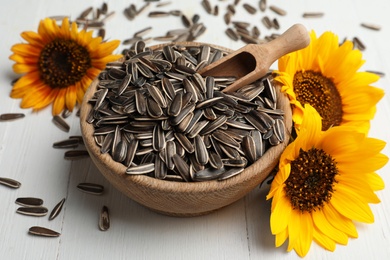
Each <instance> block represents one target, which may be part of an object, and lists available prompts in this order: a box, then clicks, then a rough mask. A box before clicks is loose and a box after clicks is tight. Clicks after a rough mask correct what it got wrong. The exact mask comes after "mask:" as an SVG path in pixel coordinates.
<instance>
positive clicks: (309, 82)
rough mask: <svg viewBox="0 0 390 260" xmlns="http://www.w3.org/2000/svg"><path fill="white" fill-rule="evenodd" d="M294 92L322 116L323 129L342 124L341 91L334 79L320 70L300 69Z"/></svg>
mask: <svg viewBox="0 0 390 260" xmlns="http://www.w3.org/2000/svg"><path fill="white" fill-rule="evenodd" d="M293 85H294V92H295V93H296V95H297V100H298V101H299V102H300V103H301V104H302V105H304V104H310V105H311V106H312V107H314V108H315V109H316V110H317V112H318V113H319V114H320V115H321V117H322V130H324V131H325V130H327V129H329V127H331V126H337V125H340V124H341V120H342V116H343V111H342V103H341V97H340V94H339V92H338V91H337V88H336V86H335V85H334V83H333V81H332V80H331V79H329V78H327V77H324V76H323V75H322V74H321V73H319V72H314V71H311V70H308V71H305V72H302V71H299V72H297V73H295V75H294V81H293Z"/></svg>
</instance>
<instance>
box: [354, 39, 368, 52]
mask: <svg viewBox="0 0 390 260" xmlns="http://www.w3.org/2000/svg"><path fill="white" fill-rule="evenodd" d="M352 42H353V44H354V46H355V47H356V48H357V49H358V50H361V51H364V50H365V49H366V46H365V45H364V43H363V42H362V41H361V40H360V39H359V38H358V37H353V39H352Z"/></svg>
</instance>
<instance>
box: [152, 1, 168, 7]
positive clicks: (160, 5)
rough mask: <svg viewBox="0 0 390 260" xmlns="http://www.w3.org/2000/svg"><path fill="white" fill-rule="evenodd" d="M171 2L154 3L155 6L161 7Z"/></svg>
mask: <svg viewBox="0 0 390 260" xmlns="http://www.w3.org/2000/svg"><path fill="white" fill-rule="evenodd" d="M170 4H172V2H171V1H166V2H161V3H158V4H157V5H156V7H163V6H167V5H170Z"/></svg>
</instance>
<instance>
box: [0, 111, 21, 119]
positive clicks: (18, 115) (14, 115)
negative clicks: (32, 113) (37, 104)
mask: <svg viewBox="0 0 390 260" xmlns="http://www.w3.org/2000/svg"><path fill="white" fill-rule="evenodd" d="M23 117H25V115H24V114H23V113H6V114H1V115H0V121H11V120H15V119H19V118H23Z"/></svg>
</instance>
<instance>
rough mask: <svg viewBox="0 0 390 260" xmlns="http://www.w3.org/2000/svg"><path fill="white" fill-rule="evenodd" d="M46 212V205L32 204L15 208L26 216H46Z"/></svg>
mask: <svg viewBox="0 0 390 260" xmlns="http://www.w3.org/2000/svg"><path fill="white" fill-rule="evenodd" d="M47 212H48V209H47V208H46V207H42V206H33V207H19V208H18V209H17V210H16V213H19V214H22V215H27V216H34V217H42V216H46V214H47Z"/></svg>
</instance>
